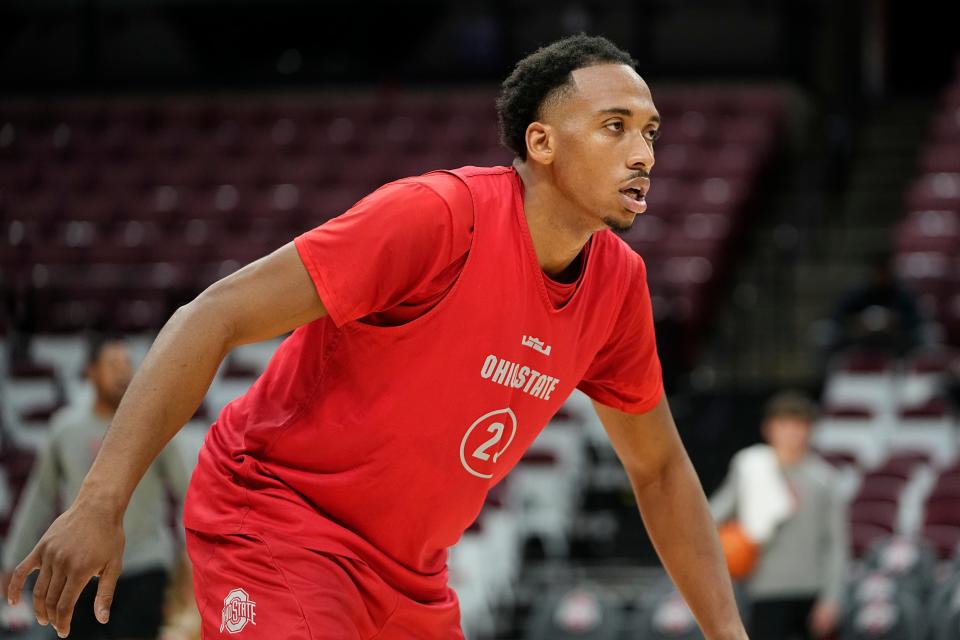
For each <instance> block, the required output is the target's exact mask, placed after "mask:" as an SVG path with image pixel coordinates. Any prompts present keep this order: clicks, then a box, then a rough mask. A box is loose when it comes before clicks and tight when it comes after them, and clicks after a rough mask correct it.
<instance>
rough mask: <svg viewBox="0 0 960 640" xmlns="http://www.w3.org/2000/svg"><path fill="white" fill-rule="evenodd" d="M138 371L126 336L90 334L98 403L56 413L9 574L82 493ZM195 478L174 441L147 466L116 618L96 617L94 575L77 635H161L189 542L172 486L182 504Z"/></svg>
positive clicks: (130, 525)
mask: <svg viewBox="0 0 960 640" xmlns="http://www.w3.org/2000/svg"><path fill="white" fill-rule="evenodd" d="M132 375H133V366H132V364H131V359H130V352H129V349H128V347H127V345H126V344H125V342H124V340H123V339H122V338H120V337H118V336H109V335H108V336H104V335H94V336H92V337H91V339H90V342H89V345H88V357H87V365H86V376H87V378H88V379H89V381H90V384H91V386H92V387H93V394H94V395H93V400H92V403H89V404H88V403H86V402H81V403H76V404H73V405H69V406H67V407H64V408H63V409H61V410H60V411H59V412H57V413H56V414H55V415H54V416H53V417H52V418H51V421H50V434H49V440H48V441H47V444H46V446H45V447H44V448H43V450H42V451H41V452H40V454H39V456H38V458H37V462H36V465H35V466H34V469H33V471H32V473H31V476H30V480H29V481H28V483H27V485H26V488H25V489H24V493H23V497H22V499H21V500H20V502H19V504H18V505H17V508H16V511H15V513H14V515H13V519H12V523H11V527H10V532H9V536H8V537H7V539H6V541H5V543H4V548H3V571H4V577H5V578H7V579H9V575H10V572H11V571H12V569H13V568H14V567H15V566H16V565H17V562H19V561H20V559H22V558H23V557H24V555H26V554H28V553H30V550H31V549H33V547H34V545H35V544H36V543H37V541H38V540H39V539H40V536H41V535H42V534H43V532H44V531H45V530H46V528H47V527H48V526H50V523H51V522H53V520H54V518H55V517H56V516H57V515H58V513H57V511H58V507H59V505H61V504H70V503H71V502H72V501H73V500H74V498H75V497H76V495H77V493H78V492H79V490H80V485H81V484H82V482H83V478H84V476H86V474H87V471H89V470H90V466H91V465H92V464H93V460H94V458H95V457H96V455H97V452H98V451H99V450H100V446H101V443H102V440H103V437H104V434H105V433H106V431H107V427H108V426H109V424H110V421H111V420H112V419H113V416H114V414H115V413H116V411H117V407H118V406H119V405H120V400H121V398H122V397H123V395H124V393H125V392H126V390H127V386H128V384H129V383H130V379H131V377H132ZM189 481H190V471H189V469H188V466H187V464H186V461H185V460H184V459H183V457H182V455H181V454H180V452H179V450H178V449H177V448H176V447H175V446H173V445H168V446H167V447H165V448H164V449H163V451H162V452H161V453H160V455H159V456H158V457H157V459H156V460H155V461H154V463H153V464H152V465H151V466H150V468H149V469H148V470H147V472H146V474H145V475H144V478H143V480H142V481H141V482H140V484H139V486H138V487H137V489H136V491H135V492H134V494H133V497H132V498H131V499H130V505H129V507H128V509H127V512H126V514H125V515H124V519H123V525H124V530H125V531H126V534H127V538H126V546H125V547H124V549H123V574H122V575H121V576H120V579H119V583H120V585H121V587H120V589H121V593H120V594H119V595H118V597H117V599H116V601H115V602H114V607H113V615H112V616H111V619H110V622H109V623H108V624H106V625H101V624H100V623H99V622H98V621H97V620H96V618H94V616H93V597H94V594H95V592H96V583H95V582H91V583H90V584H89V585H88V586H87V588H86V589H85V590H84V591H83V592H82V594H81V595H80V599H79V601H78V606H77V608H76V610H75V612H74V616H73V622H72V624H71V631H72V633H71V637H76V638H156V637H157V634H158V632H159V629H160V626H161V624H162V622H163V605H164V593H165V591H166V589H167V583H168V574H169V572H170V571H171V569H173V567H174V563H175V561H176V560H177V556H178V555H181V556H183V554H178V546H180V545H182V543H180V545H178V542H177V540H176V539H175V537H174V533H173V531H172V529H171V526H170V523H171V517H170V510H169V500H168V496H169V495H170V492H172V494H173V495H174V497H175V498H176V501H177V503H178V504H182V502H183V499H184V496H185V494H186V490H187V485H188V483H189ZM64 501H65V502H64ZM184 558H185V556H183V557H181V558H180V561H181V562H182V561H183V559H184ZM5 582H6V580H5Z"/></svg>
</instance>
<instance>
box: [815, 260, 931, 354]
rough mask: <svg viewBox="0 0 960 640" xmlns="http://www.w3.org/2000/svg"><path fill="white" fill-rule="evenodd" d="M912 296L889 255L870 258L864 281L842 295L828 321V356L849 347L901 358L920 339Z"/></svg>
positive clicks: (919, 329) (918, 319)
mask: <svg viewBox="0 0 960 640" xmlns="http://www.w3.org/2000/svg"><path fill="white" fill-rule="evenodd" d="M922 324H923V323H922V317H921V314H920V307H919V303H918V301H917V298H916V295H915V294H914V293H913V292H912V291H910V290H909V289H908V288H907V287H906V286H904V285H903V284H902V283H901V282H900V281H899V280H898V279H897V276H896V274H895V273H894V269H893V261H892V257H891V256H890V254H889V253H879V254H876V255H874V256H873V257H872V258H871V261H870V271H869V276H868V278H867V280H866V281H865V282H863V283H860V284H857V285H856V286H853V287H851V288H850V289H848V290H847V291H846V293H844V294H843V296H841V298H840V299H839V300H838V301H837V303H836V308H835V309H834V312H833V316H832V319H831V321H830V328H829V335H828V344H827V349H828V355H832V354H834V353H837V352H838V351H842V350H844V349H847V348H850V347H858V348H865V349H870V350H877V351H882V352H885V353H889V354H891V355H904V354H905V353H907V352H908V351H909V350H910V349H913V348H914V347H916V346H918V345H919V344H920V342H921V338H922V333H921V330H922Z"/></svg>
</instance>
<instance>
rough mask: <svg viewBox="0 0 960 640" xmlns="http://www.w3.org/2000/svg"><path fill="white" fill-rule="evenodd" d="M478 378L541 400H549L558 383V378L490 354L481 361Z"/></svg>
mask: <svg viewBox="0 0 960 640" xmlns="http://www.w3.org/2000/svg"><path fill="white" fill-rule="evenodd" d="M480 377H481V378H483V379H484V380H490V381H491V382H495V383H497V384H500V385H503V386H505V387H511V388H513V389H520V390H521V391H523V392H524V393H527V394H530V395H531V396H533V397H534V398H540V399H541V400H549V399H550V394H551V393H553V390H554V389H556V388H557V385H558V384H559V383H560V380H559V378H554V377H553V376H548V375H547V374H545V373H543V372H541V371H537V370H536V369H533V368H531V367H528V366H526V365H522V364H520V363H519V362H511V361H510V360H506V359H504V358H498V357H497V356H495V355H493V354H492V353H491V354H490V355H488V356H487V358H486V359H485V360H484V361H483V366H482V367H481V368H480Z"/></svg>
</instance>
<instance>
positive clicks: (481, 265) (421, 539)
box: [8, 36, 746, 640]
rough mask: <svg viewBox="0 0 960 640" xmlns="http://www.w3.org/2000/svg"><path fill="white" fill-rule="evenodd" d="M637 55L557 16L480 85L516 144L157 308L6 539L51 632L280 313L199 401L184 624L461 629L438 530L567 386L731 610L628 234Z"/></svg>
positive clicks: (690, 596) (700, 612)
mask: <svg viewBox="0 0 960 640" xmlns="http://www.w3.org/2000/svg"><path fill="white" fill-rule="evenodd" d="M635 64H636V63H635V61H633V60H632V59H631V58H630V56H629V55H627V54H626V53H624V52H623V51H621V50H620V49H618V48H617V47H615V46H614V45H613V44H612V43H610V42H609V41H607V40H605V39H603V38H593V37H587V36H575V37H571V38H567V39H564V40H561V41H558V42H555V43H553V44H552V45H550V46H548V47H546V48H543V49H540V50H538V51H536V52H535V53H533V54H532V55H530V56H529V57H527V58H525V59H524V60H522V61H521V62H520V63H519V64H518V65H517V67H516V68H515V69H514V71H513V72H512V73H511V75H510V76H509V77H508V78H507V79H506V81H505V82H504V84H503V92H502V95H501V96H500V99H499V100H498V109H499V114H500V121H501V129H502V138H503V141H504V142H505V143H506V144H507V145H508V146H509V147H510V148H511V149H512V150H513V151H514V152H515V153H516V160H515V161H514V163H513V166H512V167H493V168H477V167H466V168H462V169H458V170H456V171H447V172H434V173H429V174H426V175H424V176H420V177H416V178H408V179H404V180H400V181H398V182H395V183H392V184H388V185H387V186H385V187H383V188H381V189H379V190H378V191H376V192H374V193H373V194H371V195H369V196H368V197H366V198H365V199H363V200H361V201H360V202H359V203H358V204H356V205H355V206H354V207H353V208H352V209H351V210H349V211H348V212H346V213H345V214H343V215H341V216H339V217H338V218H336V219H334V220H331V221H329V222H327V223H326V224H324V225H322V226H320V227H318V228H316V229H314V230H312V231H310V232H307V233H305V234H304V235H302V236H299V237H298V238H296V239H295V240H294V241H293V242H292V243H290V244H288V245H286V246H284V247H282V248H280V249H279V250H277V251H276V252H274V253H272V254H271V255H269V256H266V257H265V258H262V259H261V260H258V261H256V262H254V263H252V264H250V265H248V266H247V267H245V268H243V269H241V270H240V271H238V272H237V273H235V274H233V275H231V276H229V277H227V278H225V279H224V280H221V281H220V282H217V283H216V284H214V285H212V286H211V287H210V288H209V289H207V290H206V291H204V292H203V293H202V294H201V295H200V296H199V297H198V298H197V299H196V300H194V301H193V302H191V303H190V304H188V305H186V306H184V307H183V308H181V309H179V310H178V311H177V312H176V313H175V314H174V315H173V317H172V318H171V319H170V320H169V321H168V323H167V324H166V326H165V327H164V328H163V330H162V331H161V332H160V334H159V335H158V337H157V339H156V342H155V343H154V345H153V347H152V348H151V350H150V352H149V354H148V355H147V357H146V359H145V360H144V362H143V365H142V366H141V368H140V370H139V372H138V373H137V374H136V376H135V377H134V379H133V382H132V383H131V385H130V389H129V391H128V393H127V395H126V397H125V398H124V400H123V402H122V404H121V405H120V409H119V411H118V412H117V415H116V418H115V419H114V421H113V424H112V426H111V428H110V430H109V433H108V434H107V438H106V440H105V442H104V444H103V448H102V449H101V451H100V455H99V456H98V458H97V460H96V462H95V464H94V466H93V468H92V469H91V471H90V473H89V475H88V476H87V478H86V481H85V483H84V486H83V488H82V489H81V492H80V494H79V495H78V497H77V499H76V501H75V502H74V503H73V505H72V506H71V507H70V509H69V510H68V511H67V512H66V513H65V514H64V515H63V516H62V517H61V518H59V519H58V520H57V521H56V522H54V524H53V525H52V526H51V527H50V529H49V530H48V531H47V533H46V534H45V535H44V537H43V538H42V539H41V541H40V542H39V543H38V544H37V546H36V547H35V548H34V550H33V551H32V552H31V553H30V554H29V555H28V556H27V557H26V558H25V559H24V561H23V562H21V563H20V565H19V566H18V567H17V569H16V571H15V573H14V575H13V578H12V580H11V582H10V585H9V586H8V590H9V593H8V595H9V597H10V598H12V599H16V598H18V597H19V594H20V591H21V589H22V587H23V583H24V580H25V578H26V576H27V575H28V574H29V573H31V572H32V571H35V570H39V572H40V573H39V578H38V580H37V583H36V587H35V588H34V608H35V611H36V616H37V618H38V620H40V621H41V622H50V623H52V624H53V625H54V627H55V628H56V629H58V630H59V632H60V634H61V635H65V634H66V633H67V631H68V630H69V626H70V619H71V614H72V610H73V607H74V602H75V601H76V598H77V593H78V592H79V591H80V590H81V589H82V588H83V586H84V584H86V583H87V581H88V580H90V578H91V577H92V576H98V577H99V586H98V590H99V593H98V597H97V599H96V601H95V608H96V613H97V615H98V617H100V619H101V620H106V619H107V616H108V615H109V608H110V603H111V600H112V598H113V594H114V586H115V583H116V580H117V574H118V572H119V570H120V557H121V552H122V549H123V539H124V538H123V535H124V534H123V530H122V527H121V519H122V516H123V512H124V508H125V506H126V504H127V501H128V500H129V497H130V494H131V492H132V491H133V490H134V488H135V487H136V485H137V482H138V480H139V479H140V477H141V476H142V475H143V472H144V469H146V467H147V466H148V465H149V463H150V461H151V460H152V459H153V458H154V456H156V455H157V453H158V452H159V451H160V449H161V448H162V447H163V445H164V444H165V443H166V442H167V441H168V440H170V438H171V437H172V436H173V435H174V434H175V433H176V432H177V430H178V429H180V427H181V425H183V424H184V423H185V422H186V421H187V420H188V419H189V418H190V416H191V415H192V414H193V411H194V409H195V408H196V407H197V405H198V404H199V403H200V402H201V400H202V398H203V396H204V394H205V393H206V390H207V388H208V386H209V384H210V381H211V379H212V377H213V375H214V373H215V371H216V370H217V367H218V365H219V364H220V362H221V361H222V360H223V358H224V356H225V355H226V354H227V353H228V352H229V351H230V350H231V349H233V348H234V347H236V346H238V345H241V344H246V343H250V342H256V341H260V340H264V339H267V338H270V337H273V336H278V335H281V334H283V333H286V332H288V331H294V332H293V335H292V336H290V337H289V338H288V339H287V340H286V341H284V343H283V344H282V345H281V346H280V347H279V349H278V350H277V352H276V354H275V355H274V357H273V359H272V360H271V362H270V364H269V365H268V367H267V369H266V371H265V372H264V373H263V375H262V376H261V377H260V378H259V379H258V380H257V381H256V382H255V383H254V385H253V386H252V387H251V389H250V390H249V391H248V392H247V393H246V394H245V395H244V396H243V397H241V398H239V399H237V400H235V401H234V402H233V403H231V404H230V405H228V406H227V407H226V408H224V410H223V412H222V413H221V414H220V416H219V417H218V418H217V421H216V423H215V424H214V425H213V426H212V427H211V429H210V431H209V433H208V435H207V438H206V441H205V443H204V446H203V449H202V451H201V453H200V458H199V462H198V466H197V469H196V471H195V473H194V476H193V478H192V480H191V485H190V488H189V491H188V495H187V504H186V506H185V515H184V521H185V524H186V527H187V544H188V551H189V553H190V556H191V559H192V561H193V564H194V572H195V590H196V597H197V603H198V606H199V608H200V611H201V615H202V618H203V633H204V637H205V638H215V637H220V636H221V634H228V635H234V634H237V637H238V638H250V639H257V638H263V639H270V640H275V639H277V638H285V639H287V640H299V639H307V638H313V639H314V640H317V639H321V638H322V639H324V640H328V639H329V640H347V639H351V640H353V639H356V640H361V639H363V640H368V639H371V638H377V639H378V640H406V639H409V640H414V639H416V640H430V639H448V638H462V637H463V636H462V633H461V631H460V625H459V610H458V604H457V599H456V595H455V594H454V593H453V592H452V591H451V590H450V588H449V587H448V585H447V568H446V558H447V548H448V547H450V546H451V545H453V544H454V543H456V542H457V540H458V539H459V538H460V536H461V534H462V533H463V531H464V529H465V528H466V527H467V526H469V524H470V523H471V522H472V521H473V520H474V519H475V518H476V516H477V514H478V513H479V512H480V509H481V507H482V505H483V502H484V497H485V496H486V494H487V491H488V490H489V489H490V487H491V486H492V485H494V484H495V483H497V482H499V481H500V480H501V479H503V477H504V476H505V475H506V473H507V472H508V471H509V470H510V469H511V468H512V467H513V466H514V465H515V464H516V463H517V461H518V460H519V459H520V457H521V456H522V455H523V453H524V451H525V450H526V449H527V447H528V446H529V445H530V443H531V442H532V441H533V439H534V438H535V437H536V435H537V434H538V433H539V432H540V430H541V429H542V428H543V426H544V425H545V424H546V423H547V422H548V421H549V419H550V418H551V416H552V415H553V414H554V413H555V412H556V411H557V409H558V408H559V407H560V406H561V404H562V403H563V401H564V400H565V399H566V398H567V396H568V395H569V394H570V393H571V392H572V391H573V389H574V388H579V389H581V390H582V391H584V392H585V393H587V394H588V395H589V396H590V397H591V398H592V399H593V401H594V403H595V408H596V411H597V414H598V415H599V417H600V420H601V421H602V422H603V425H604V427H605V428H606V430H607V431H608V433H609V437H610V440H611V442H612V444H613V446H614V448H615V449H616V451H617V454H618V455H619V457H620V459H621V461H622V463H623V465H624V467H625V469H626V471H627V473H628V474H629V477H630V480H631V483H632V485H633V489H634V492H635V494H636V498H637V503H638V506H639V509H640V512H641V514H642V516H643V519H644V521H645V523H646V525H647V528H648V530H649V532H650V536H651V538H652V539H653V542H654V544H655V546H656V548H657V550H658V552H659V554H660V557H661V558H662V560H663V563H664V565H665V566H666V568H667V570H668V572H669V573H670V575H671V576H672V577H673V579H674V581H675V582H676V584H677V585H678V587H679V588H680V590H681V592H682V593H683V595H684V597H685V598H686V599H687V601H688V602H689V604H690V606H691V608H692V610H693V611H694V613H695V615H696V617H697V620H698V622H699V624H700V626H701V628H702V629H703V631H704V633H705V635H706V637H707V638H709V639H710V640H728V639H731V640H732V639H737V640H742V639H743V638H745V637H746V634H745V632H744V629H743V625H742V623H741V622H740V619H739V617H738V615H737V611H736V607H735V605H734V600H733V596H732V590H731V586H730V581H729V577H728V575H727V572H726V568H725V564H724V560H723V557H722V555H721V551H720V547H719V542H718V540H717V536H716V533H715V529H714V526H713V522H712V520H711V518H710V513H709V510H708V507H707V502H706V499H705V497H704V495H703V490H702V488H701V486H700V484H699V481H698V480H697V477H696V475H695V473H694V470H693V467H692V466H691V464H690V461H689V459H688V457H687V455H686V452H685V451H684V449H683V446H682V444H681V442H680V439H679V437H678V435H677V430H676V426H675V424H674V422H673V419H672V417H671V415H670V410H669V408H668V406H667V401H666V399H665V398H664V394H663V385H662V383H661V377H660V364H659V361H658V358H657V354H656V346H655V342H654V332H653V321H652V314H651V307H650V296H649V293H648V290H647V285H646V272H645V267H644V263H643V261H642V260H641V259H640V257H639V256H638V255H637V254H636V253H634V252H633V251H632V250H631V249H630V248H629V246H628V245H627V244H626V243H624V242H623V241H622V240H621V239H620V238H618V237H617V236H616V235H615V234H614V233H613V232H612V231H622V230H626V229H628V228H629V227H630V225H631V224H632V223H633V220H634V218H635V217H636V216H637V215H640V214H642V213H643V212H644V211H645V209H646V206H647V205H646V202H645V194H646V192H647V189H648V188H649V185H650V180H649V173H650V170H651V169H652V168H653V164H654V154H653V144H654V141H655V140H656V138H657V136H658V135H659V126H660V121H659V116H658V114H657V110H656V108H655V106H654V103H653V100H652V98H651V95H650V90H649V89H648V88H647V85H646V84H645V83H644V81H643V80H642V79H641V78H640V76H639V75H637V72H636V71H635V70H634V66H635Z"/></svg>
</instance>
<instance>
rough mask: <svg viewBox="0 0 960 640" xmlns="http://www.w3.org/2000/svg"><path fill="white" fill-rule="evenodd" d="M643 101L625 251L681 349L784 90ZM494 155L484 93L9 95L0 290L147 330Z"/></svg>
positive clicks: (501, 160)
mask: <svg viewBox="0 0 960 640" xmlns="http://www.w3.org/2000/svg"><path fill="white" fill-rule="evenodd" d="M657 102H658V105H659V109H660V111H661V114H662V116H663V118H664V121H665V122H667V123H672V124H671V125H670V126H667V127H665V128H664V132H665V133H664V136H663V139H662V141H661V143H660V146H659V149H658V158H660V160H659V161H658V163H657V167H656V168H655V169H654V173H653V177H654V180H653V187H652V191H651V193H650V196H649V203H650V208H649V213H648V215H646V216H644V217H641V218H640V219H639V220H638V222H637V224H636V225H635V228H634V229H633V231H631V232H630V233H629V234H628V236H627V239H628V241H629V242H630V243H631V245H632V246H634V248H635V249H637V250H638V251H639V252H640V253H641V254H643V255H644V256H645V257H646V258H648V260H649V262H650V263H651V265H656V268H651V270H650V282H651V287H652V289H653V293H654V296H655V298H656V299H657V305H656V308H657V311H658V314H660V315H670V316H672V317H674V318H675V319H676V320H677V321H678V322H680V323H681V324H682V325H683V326H685V327H687V328H688V329H689V331H691V332H692V333H690V334H689V335H688V336H687V337H688V338H690V339H691V340H690V341H689V344H694V343H695V342H696V340H695V338H697V335H698V332H700V331H702V328H703V327H702V324H703V322H704V319H705V318H706V317H707V315H708V314H707V312H708V311H710V310H711V309H712V308H713V306H714V303H715V302H716V291H717V287H715V286H712V285H713V284H715V283H718V282H720V281H721V279H722V278H723V277H724V275H725V274H726V272H727V271H728V268H729V266H730V263H731V260H730V259H731V255H732V251H731V248H732V247H733V246H734V244H735V241H736V239H737V236H738V235H739V234H740V232H741V231H742V228H743V222H744V217H745V211H746V208H745V204H746V203H747V200H748V194H750V193H751V192H752V189H751V186H752V185H754V184H755V182H756V181H757V179H758V178H759V176H760V175H761V173H762V172H763V170H764V168H765V167H766V166H767V165H768V161H769V159H770V157H771V154H772V152H773V151H774V149H775V148H776V142H777V133H778V130H779V127H780V125H781V121H782V118H783V105H782V102H783V98H782V96H781V94H780V92H779V91H778V90H774V89H763V88H758V89H749V88H739V89H733V88H719V89H711V90H709V91H706V90H702V89H700V90H692V89H680V88H677V89H670V88H668V89H664V90H661V91H658V93H657ZM708 122H709V123H710V126H707V123H708ZM509 161H510V154H509V153H507V152H506V151H505V150H504V149H503V148H502V147H499V146H498V136H497V127H496V118H495V112H494V109H493V95H492V94H491V93H487V92H463V93H412V92H396V93H393V92H386V93H363V92H360V93H355V94H352V95H350V94H346V95H345V94H342V93H340V94H336V95H332V94H330V95H319V94H317V95H299V96H288V97H250V96H229V97H184V96H179V97H175V96H170V97H161V98H150V99H121V98H115V99H104V100H94V99H77V100H64V101H53V102H49V101H45V102H36V101H34V102H15V101H5V102H4V103H3V104H2V105H0V228H2V230H3V235H2V238H0V243H2V251H0V270H2V271H3V273H4V274H7V275H5V277H4V278H3V280H2V283H0V284H2V286H3V288H4V293H5V295H8V296H20V297H21V298H22V299H25V300H27V299H28V300H30V301H31V303H30V304H31V305H32V317H33V318H34V321H35V326H33V327H32V329H34V330H36V331H38V332H41V333H69V332H71V331H77V330H79V329H83V328H85V327H88V326H90V325H91V324H94V323H96V324H99V325H101V326H107V327H110V328H113V329H116V330H119V331H124V332H138V331H144V330H154V329H156V328H158V327H159V326H160V325H161V324H162V323H163V321H164V320H165V319H166V318H167V317H168V316H169V315H170V313H171V312H172V311H173V309H175V308H176V306H177V305H179V304H182V303H183V302H184V301H186V300H188V299H190V298H191V297H192V296H193V295H195V294H196V293H197V292H199V291H200V290H201V289H203V288H204V287H205V286H207V285H208V284H210V283H211V282H212V281H214V280H216V279H217V278H219V277H222V276H223V275H226V274H228V273H230V272H231V271H233V270H235V269H237V268H238V267H239V266H241V265H242V264H245V263H246V262H249V261H251V260H253V259H255V258H257V257H259V256H261V255H264V254H265V253H268V252H269V251H271V250H273V249H275V248H277V247H278V246H280V245H282V244H283V243H285V242H287V241H289V240H290V239H292V238H293V237H294V236H295V235H296V234H298V233H300V232H302V231H305V230H307V229H309V228H311V227H313V226H316V225H319V224H322V223H323V222H324V221H325V220H327V219H329V218H331V217H334V216H336V215H338V214H339V213H341V212H343V211H344V210H345V209H347V208H348V207H349V206H350V205H351V204H352V203H354V202H355V201H356V200H358V199H359V198H361V197H362V196H363V195H365V194H366V193H367V192H369V191H371V190H373V189H375V188H376V187H377V186H379V185H380V184H382V183H384V182H387V181H390V180H394V179H397V178H401V177H404V176H408V175H415V174H418V173H422V172H423V171H426V170H430V169H435V168H452V167H456V166H460V165H464V164H475V165H488V164H492V165H497V164H507V163H509ZM685 344H686V342H685Z"/></svg>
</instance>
